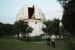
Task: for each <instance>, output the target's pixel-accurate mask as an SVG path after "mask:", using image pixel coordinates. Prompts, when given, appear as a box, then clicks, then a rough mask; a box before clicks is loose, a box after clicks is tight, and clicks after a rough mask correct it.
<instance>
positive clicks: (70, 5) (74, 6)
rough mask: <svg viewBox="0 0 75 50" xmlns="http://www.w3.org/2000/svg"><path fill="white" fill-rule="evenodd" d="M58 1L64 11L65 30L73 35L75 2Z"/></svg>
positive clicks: (67, 0)
mask: <svg viewBox="0 0 75 50" xmlns="http://www.w3.org/2000/svg"><path fill="white" fill-rule="evenodd" d="M58 1H59V2H60V4H61V5H62V7H63V9H64V12H63V17H62V24H63V25H64V28H65V29H66V30H67V31H68V32H70V33H71V34H72V35H73V34H75V31H74V30H75V0H58Z"/></svg>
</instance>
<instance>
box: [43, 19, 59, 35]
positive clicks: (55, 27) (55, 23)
mask: <svg viewBox="0 0 75 50" xmlns="http://www.w3.org/2000/svg"><path fill="white" fill-rule="evenodd" d="M59 22H60V20H59V19H54V20H52V21H51V20H48V21H45V22H44V25H45V26H46V27H43V28H42V30H43V31H44V32H45V33H47V34H48V35H51V34H53V33H55V34H59Z"/></svg>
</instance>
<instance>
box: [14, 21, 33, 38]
mask: <svg viewBox="0 0 75 50" xmlns="http://www.w3.org/2000/svg"><path fill="white" fill-rule="evenodd" d="M14 27H15V28H14V30H15V32H16V34H17V37H18V39H19V34H20V33H21V34H22V35H23V37H25V36H26V35H28V34H29V33H31V32H32V30H33V28H32V27H30V26H29V25H28V23H27V22H24V21H22V20H19V21H16V22H15V24H14Z"/></svg>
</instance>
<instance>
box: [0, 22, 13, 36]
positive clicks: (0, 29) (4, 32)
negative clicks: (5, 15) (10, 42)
mask: <svg viewBox="0 0 75 50" xmlns="http://www.w3.org/2000/svg"><path fill="white" fill-rule="evenodd" d="M12 30H13V25H12V24H3V23H1V22H0V37H2V36H8V35H13V33H12Z"/></svg>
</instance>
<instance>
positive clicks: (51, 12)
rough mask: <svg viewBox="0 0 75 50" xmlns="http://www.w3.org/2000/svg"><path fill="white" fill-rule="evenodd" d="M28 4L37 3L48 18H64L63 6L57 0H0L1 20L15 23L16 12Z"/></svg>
mask: <svg viewBox="0 0 75 50" xmlns="http://www.w3.org/2000/svg"><path fill="white" fill-rule="evenodd" d="M26 4H28V6H32V5H33V4H34V5H37V6H38V7H39V8H40V9H41V10H42V11H43V12H44V14H45V17H46V19H47V20H48V19H50V20H52V19H53V18H59V19H61V18H62V7H61V5H60V4H59V3H58V2H57V0H0V22H3V23H14V22H15V21H16V14H17V13H18V11H19V10H20V9H21V8H23V7H24V5H26Z"/></svg>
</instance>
